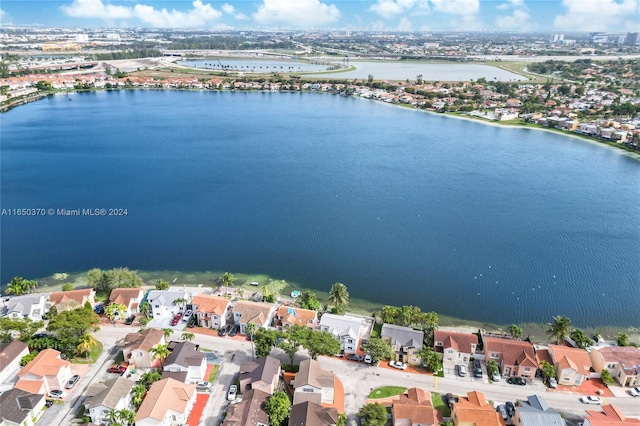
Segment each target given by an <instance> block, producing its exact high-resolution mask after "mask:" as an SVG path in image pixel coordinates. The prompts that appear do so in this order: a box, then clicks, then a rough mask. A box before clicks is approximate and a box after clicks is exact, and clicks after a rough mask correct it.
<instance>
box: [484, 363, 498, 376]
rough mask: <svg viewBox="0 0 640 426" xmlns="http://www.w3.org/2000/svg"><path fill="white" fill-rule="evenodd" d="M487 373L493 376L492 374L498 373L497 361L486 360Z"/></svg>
mask: <svg viewBox="0 0 640 426" xmlns="http://www.w3.org/2000/svg"><path fill="white" fill-rule="evenodd" d="M487 373H488V374H489V377H491V376H493V375H494V374H498V373H500V369H499V368H498V363H497V362H495V361H494V360H492V359H490V360H489V361H488V362H487Z"/></svg>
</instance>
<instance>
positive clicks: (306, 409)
mask: <svg viewBox="0 0 640 426" xmlns="http://www.w3.org/2000/svg"><path fill="white" fill-rule="evenodd" d="M337 423H338V410H336V409H335V408H333V407H323V406H322V405H319V404H316V403H315V402H311V401H305V402H301V403H299V404H295V405H292V406H291V413H290V414H289V426H335V425H336V424H337Z"/></svg>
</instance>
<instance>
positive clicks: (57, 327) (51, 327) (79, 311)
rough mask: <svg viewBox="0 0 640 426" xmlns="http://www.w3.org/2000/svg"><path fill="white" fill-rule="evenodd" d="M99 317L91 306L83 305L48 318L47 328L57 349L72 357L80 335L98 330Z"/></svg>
mask: <svg viewBox="0 0 640 426" xmlns="http://www.w3.org/2000/svg"><path fill="white" fill-rule="evenodd" d="M99 323H100V318H99V317H98V315H96V314H95V313H94V312H93V310H92V309H91V307H90V306H89V307H86V306H83V307H81V308H76V309H73V310H71V311H62V312H60V313H58V314H57V315H56V316H55V317H53V318H51V319H50V320H49V324H48V325H47V330H48V331H50V332H51V334H52V335H53V337H54V338H55V340H56V341H57V344H58V345H59V347H58V350H59V351H61V352H64V353H65V355H67V356H69V357H72V356H73V355H74V354H75V353H76V350H77V347H78V344H79V343H80V339H81V338H82V336H84V335H85V334H87V333H89V332H94V331H98V330H99V329H100V328H99V327H98V324H99Z"/></svg>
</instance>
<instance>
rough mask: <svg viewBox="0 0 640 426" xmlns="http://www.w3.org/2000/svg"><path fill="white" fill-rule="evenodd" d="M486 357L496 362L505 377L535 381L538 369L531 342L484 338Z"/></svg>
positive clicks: (487, 359)
mask: <svg viewBox="0 0 640 426" xmlns="http://www.w3.org/2000/svg"><path fill="white" fill-rule="evenodd" d="M483 343H484V356H485V360H486V361H487V362H488V361H490V360H494V361H495V362H496V363H497V364H498V368H499V370H500V372H501V374H502V375H503V376H504V377H523V378H525V379H529V380H531V379H533V378H534V377H535V375H536V370H537V369H538V363H537V361H536V355H535V352H534V350H533V346H532V345H531V343H529V342H525V341H522V340H513V339H507V338H500V337H487V336H484V337H483Z"/></svg>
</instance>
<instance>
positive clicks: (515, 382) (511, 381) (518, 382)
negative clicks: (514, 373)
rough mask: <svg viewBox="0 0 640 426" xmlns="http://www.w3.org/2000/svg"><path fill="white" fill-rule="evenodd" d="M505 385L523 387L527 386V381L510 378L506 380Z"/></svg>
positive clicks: (519, 378) (520, 378)
mask: <svg viewBox="0 0 640 426" xmlns="http://www.w3.org/2000/svg"><path fill="white" fill-rule="evenodd" d="M507 383H509V384H510V385H519V386H524V385H526V384H527V381H526V380H525V379H523V378H522V377H510V378H508V379H507Z"/></svg>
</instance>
